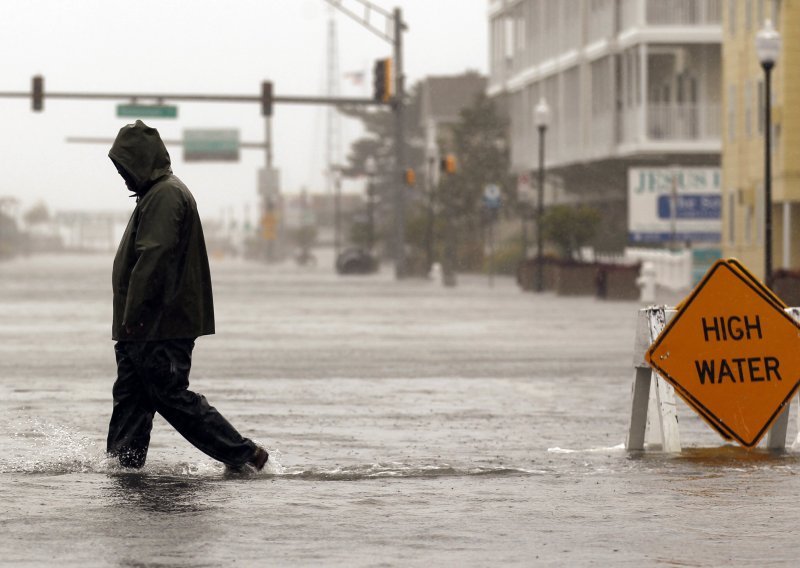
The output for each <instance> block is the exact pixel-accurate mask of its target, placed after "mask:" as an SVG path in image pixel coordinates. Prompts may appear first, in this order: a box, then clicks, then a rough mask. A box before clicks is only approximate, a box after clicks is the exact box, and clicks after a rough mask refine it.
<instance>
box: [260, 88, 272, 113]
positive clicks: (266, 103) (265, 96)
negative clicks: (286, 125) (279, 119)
mask: <svg viewBox="0 0 800 568" xmlns="http://www.w3.org/2000/svg"><path fill="white" fill-rule="evenodd" d="M261 116H272V81H262V83H261Z"/></svg>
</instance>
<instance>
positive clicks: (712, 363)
mask: <svg viewBox="0 0 800 568" xmlns="http://www.w3.org/2000/svg"><path fill="white" fill-rule="evenodd" d="M785 310H786V306H785V305H784V304H783V302H781V300H780V299H779V298H777V296H775V295H774V294H773V293H772V292H771V291H770V290H769V289H768V288H766V287H765V286H764V285H763V284H761V282H759V281H758V280H757V279H756V278H755V277H753V276H752V275H751V274H750V273H749V271H747V269H746V268H745V267H744V266H742V265H741V264H739V263H738V262H737V261H735V260H720V261H718V262H717V263H715V264H714V266H712V267H711V269H710V270H709V271H708V273H707V274H706V276H705V277H704V278H703V280H702V281H701V282H700V284H698V286H697V287H696V288H695V289H694V291H693V292H692V293H691V294H690V295H689V296H688V297H687V298H686V300H684V301H683V302H682V303H681V304H680V305H679V306H677V313H676V314H675V316H674V317H673V318H672V320H671V321H670V322H669V324H668V325H667V326H666V327H665V328H664V331H663V332H661V334H660V335H659V336H658V338H657V339H656V340H655V341H654V342H653V344H652V346H651V347H650V349H649V350H648V352H647V354H646V356H645V359H646V361H647V363H648V364H649V365H650V366H651V367H652V368H653V369H655V370H656V371H657V372H658V373H659V375H660V376H661V377H663V378H664V379H666V380H667V381H668V382H669V383H670V384H672V386H673V387H675V391H676V392H677V393H678V394H679V395H680V396H681V398H683V399H684V400H685V401H686V403H687V404H688V405H689V406H691V407H692V408H694V409H695V410H696V411H697V412H698V413H699V414H700V416H701V417H702V418H703V419H704V420H706V421H707V422H708V423H709V425H711V426H712V427H713V428H714V429H715V430H717V431H718V432H719V433H720V434H721V435H722V436H723V437H724V438H726V439H731V438H732V439H734V440H736V441H737V442H738V443H739V444H741V445H742V446H745V447H748V448H750V447H753V446H755V445H757V444H758V442H759V441H760V440H761V438H762V436H763V435H764V434H765V433H766V432H767V430H768V429H769V428H770V426H771V425H772V424H773V422H775V420H776V419H777V418H778V416H780V414H781V412H782V411H783V410H784V409H785V408H787V407H788V403H789V401H790V400H791V398H792V396H793V395H794V394H795V393H796V392H797V389H798V386H800V358H798V357H797V355H796V354H797V349H798V348H799V347H800V342H799V341H798V338H800V324H798V323H797V322H796V321H795V320H794V319H792V317H791V316H790V315H788V314H787V313H786V311H785Z"/></svg>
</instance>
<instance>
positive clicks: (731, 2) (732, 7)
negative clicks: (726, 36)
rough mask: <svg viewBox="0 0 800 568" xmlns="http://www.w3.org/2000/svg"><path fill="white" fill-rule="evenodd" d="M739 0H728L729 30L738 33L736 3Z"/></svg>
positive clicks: (732, 33) (731, 32)
mask: <svg viewBox="0 0 800 568" xmlns="http://www.w3.org/2000/svg"><path fill="white" fill-rule="evenodd" d="M738 2H739V0H728V32H729V33H730V34H731V35H736V4H737V3H738Z"/></svg>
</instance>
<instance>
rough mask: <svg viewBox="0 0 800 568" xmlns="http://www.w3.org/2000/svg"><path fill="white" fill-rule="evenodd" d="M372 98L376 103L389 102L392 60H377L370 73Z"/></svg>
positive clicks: (391, 90)
mask: <svg viewBox="0 0 800 568" xmlns="http://www.w3.org/2000/svg"><path fill="white" fill-rule="evenodd" d="M372 87H373V89H372V98H373V99H375V100H376V101H379V102H382V103H387V102H389V101H390V100H391V98H392V95H393V94H394V93H393V89H392V60H391V59H378V60H377V61H375V67H374V69H373V73H372Z"/></svg>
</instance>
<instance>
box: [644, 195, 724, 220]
mask: <svg viewBox="0 0 800 568" xmlns="http://www.w3.org/2000/svg"><path fill="white" fill-rule="evenodd" d="M672 201H673V199H672V196H671V195H659V196H658V218H659V219H672ZM675 205H676V206H677V207H676V209H677V215H676V216H675V217H676V218H677V219H719V218H720V217H721V216H722V197H721V196H719V195H698V194H679V195H677V196H676V197H675Z"/></svg>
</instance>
